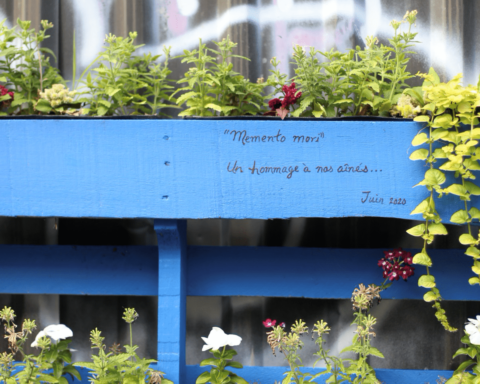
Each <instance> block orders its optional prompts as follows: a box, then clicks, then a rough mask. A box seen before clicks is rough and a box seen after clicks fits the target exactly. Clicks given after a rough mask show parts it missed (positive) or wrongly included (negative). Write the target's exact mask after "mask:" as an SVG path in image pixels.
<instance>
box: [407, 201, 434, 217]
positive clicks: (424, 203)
mask: <svg viewBox="0 0 480 384" xmlns="http://www.w3.org/2000/svg"><path fill="white" fill-rule="evenodd" d="M428 199H429V198H428V197H427V198H426V199H425V200H423V201H422V202H421V203H420V204H418V205H417V206H416V207H415V209H414V210H413V211H412V212H410V214H411V215H415V214H417V213H423V212H425V211H426V210H427V209H428Z"/></svg>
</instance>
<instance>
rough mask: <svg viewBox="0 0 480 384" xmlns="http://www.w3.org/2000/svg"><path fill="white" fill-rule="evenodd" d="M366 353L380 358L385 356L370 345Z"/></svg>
mask: <svg viewBox="0 0 480 384" xmlns="http://www.w3.org/2000/svg"><path fill="white" fill-rule="evenodd" d="M368 354H369V355H372V356H377V357H380V358H382V359H384V358H385V356H383V353H382V352H380V351H379V350H378V349H377V348H375V347H370V348H369V349H368Z"/></svg>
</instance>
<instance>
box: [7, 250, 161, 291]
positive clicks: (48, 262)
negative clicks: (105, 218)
mask: <svg viewBox="0 0 480 384" xmlns="http://www.w3.org/2000/svg"><path fill="white" fill-rule="evenodd" d="M0 266H1V270H2V274H3V278H2V279H0V292H1V293H37V294H63V295H156V294H157V290H158V282H157V276H158V256H157V252H156V247H142V246H135V247H124V246H121V247H110V246H70V245H62V246H57V245H53V246H50V245H40V246H35V245H0ZM125 281H129V284H125Z"/></svg>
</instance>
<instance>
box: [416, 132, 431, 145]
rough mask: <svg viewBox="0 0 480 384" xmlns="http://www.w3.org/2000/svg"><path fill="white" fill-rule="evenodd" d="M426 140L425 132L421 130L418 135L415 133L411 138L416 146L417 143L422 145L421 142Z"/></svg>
mask: <svg viewBox="0 0 480 384" xmlns="http://www.w3.org/2000/svg"><path fill="white" fill-rule="evenodd" d="M427 140H428V136H427V134H426V133H425V132H421V133H419V134H418V135H416V136H415V137H414V138H413V140H412V145H413V146H414V147H416V146H418V145H422V144H423V143H425V142H426V141H427Z"/></svg>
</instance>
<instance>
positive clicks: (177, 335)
mask: <svg viewBox="0 0 480 384" xmlns="http://www.w3.org/2000/svg"><path fill="white" fill-rule="evenodd" d="M154 229H155V232H156V234H157V240H158V327H157V360H158V364H159V365H160V366H161V367H162V371H164V372H168V373H169V379H170V380H172V381H173V382H174V383H178V384H186V383H187V382H186V381H185V367H186V360H185V332H186V307H187V305H186V301H187V289H186V269H187V260H186V259H187V255H186V245H187V238H186V229H187V227H186V222H185V221H181V220H155V222H154Z"/></svg>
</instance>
